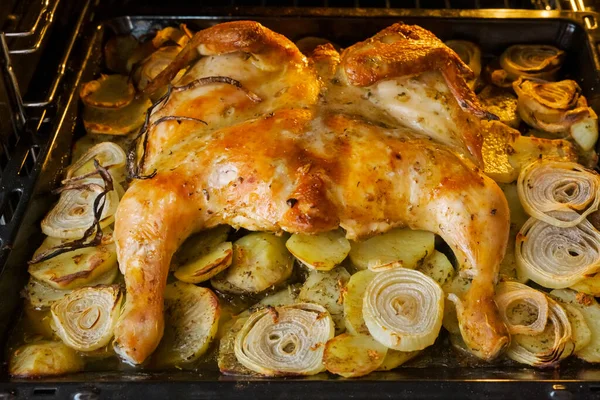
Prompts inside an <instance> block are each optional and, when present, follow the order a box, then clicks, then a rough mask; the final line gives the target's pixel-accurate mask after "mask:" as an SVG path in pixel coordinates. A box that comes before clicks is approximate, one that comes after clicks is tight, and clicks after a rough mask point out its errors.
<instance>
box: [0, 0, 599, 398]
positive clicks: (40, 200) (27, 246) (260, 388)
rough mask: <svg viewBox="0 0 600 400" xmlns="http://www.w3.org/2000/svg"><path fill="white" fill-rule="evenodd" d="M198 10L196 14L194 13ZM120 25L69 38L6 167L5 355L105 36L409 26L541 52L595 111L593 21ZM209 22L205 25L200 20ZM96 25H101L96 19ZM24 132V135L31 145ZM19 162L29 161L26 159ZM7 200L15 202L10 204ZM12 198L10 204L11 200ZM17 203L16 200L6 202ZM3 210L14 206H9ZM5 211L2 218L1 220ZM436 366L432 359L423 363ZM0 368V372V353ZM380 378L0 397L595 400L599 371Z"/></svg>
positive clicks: (165, 383)
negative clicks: (44, 110)
mask: <svg viewBox="0 0 600 400" xmlns="http://www.w3.org/2000/svg"><path fill="white" fill-rule="evenodd" d="M196 13H197V12H196ZM178 14H179V15H186V16H162V15H158V16H156V15H155V16H142V15H138V16H125V17H117V18H111V19H103V20H102V22H100V23H96V22H93V20H92V22H89V23H88V24H87V28H86V29H84V30H83V31H82V32H81V33H80V37H79V40H78V44H77V46H76V50H75V51H74V52H73V56H72V57H71V60H70V62H69V73H68V74H67V77H66V79H65V81H64V82H65V83H64V84H65V90H64V93H63V95H62V96H61V98H60V101H59V102H58V103H57V105H56V110H55V112H56V115H57V116H58V118H56V119H55V121H56V122H55V123H54V124H53V125H52V126H51V127H50V128H49V129H47V131H46V132H45V133H44V132H41V133H39V134H37V133H36V134H32V135H33V136H35V137H32V138H30V140H24V141H23V143H24V144H23V145H30V144H31V142H35V143H36V145H37V146H38V151H37V153H38V154H37V155H36V159H35V160H33V162H32V161H31V160H30V158H29V159H28V158H27V157H28V156H27V154H29V153H28V152H25V154H24V156H23V158H22V159H17V160H11V163H13V164H14V165H13V167H12V168H9V169H8V171H5V172H4V176H2V181H1V182H2V185H1V187H0V240H2V251H1V252H0V346H2V348H4V347H5V346H4V343H5V342H6V339H7V336H8V334H9V332H10V329H11V327H12V326H13V325H14V322H15V321H16V319H17V318H18V316H19V313H20V310H21V300H20V298H19V291H20V290H21V288H22V287H23V286H24V284H25V282H26V280H27V268H26V261H27V260H28V259H29V258H30V257H31V255H32V253H33V251H34V250H35V249H36V248H37V246H38V245H39V244H40V243H41V240H42V235H41V232H40V230H39V221H40V220H41V218H42V217H43V215H44V214H45V213H46V212H47V210H48V209H49V207H50V206H51V204H52V202H53V201H54V200H55V199H54V198H53V197H52V196H50V195H49V191H50V190H51V189H52V188H54V187H55V186H56V184H57V183H58V181H59V178H60V175H61V172H62V170H63V168H64V167H65V166H66V165H67V164H68V163H69V161H70V152H71V145H72V142H73V140H74V138H76V137H78V136H81V135H82V134H83V126H82V124H81V122H80V121H78V119H77V115H78V110H79V108H80V104H79V101H78V96H77V88H78V86H79V84H80V83H81V82H85V81H88V80H90V79H92V78H94V77H95V76H97V74H98V73H100V72H101V71H102V68H103V66H102V45H103V43H105V41H106V40H107V38H109V37H110V36H112V35H114V34H124V33H133V34H134V35H136V36H141V35H143V34H145V33H148V32H150V31H152V30H154V29H158V28H161V27H164V26H167V25H176V24H179V23H186V24H188V25H189V26H190V27H191V28H192V29H201V28H205V27H207V26H210V25H213V24H216V23H219V22H223V21H228V20H232V19H253V20H256V21H259V22H261V23H262V24H264V25H265V26H267V27H269V28H271V29H273V30H275V31H277V32H280V33H282V34H284V35H286V36H288V37H289V38H290V39H292V40H297V39H299V38H302V37H304V36H321V37H325V38H328V39H330V40H332V41H334V42H336V43H338V44H339V45H341V46H346V45H348V44H351V43H354V42H356V41H358V40H363V39H365V38H367V37H369V36H371V35H372V34H374V33H376V32H377V31H379V30H380V29H382V28H384V27H386V26H389V25H391V24H392V23H394V22H397V21H400V20H402V21H404V22H406V23H412V24H418V25H421V26H423V27H424V28H427V29H429V30H431V31H433V32H434V33H435V34H436V35H438V36H439V37H440V38H442V39H443V40H447V39H450V38H453V39H470V40H473V41H475V42H478V43H479V44H480V45H481V46H482V48H483V49H484V53H485V54H487V55H492V54H499V53H500V52H501V51H502V50H503V49H504V48H506V47H507V46H509V45H511V44H515V43H547V44H553V45H556V46H558V47H560V48H562V49H564V50H566V51H567V61H566V64H565V66H564V72H565V74H564V76H566V77H570V78H572V79H575V80H577V81H579V83H580V84H581V86H582V88H583V91H584V94H585V95H586V96H587V97H588V99H589V101H590V103H591V105H592V106H593V107H595V108H596V110H597V111H600V58H599V57H598V43H599V42H600V34H599V33H598V32H597V30H598V28H597V24H598V22H597V21H600V20H598V17H599V16H598V14H595V13H591V12H586V13H573V12H558V11H514V10H513V11H511V10H496V11H493V12H491V11H489V10H469V11H460V10H443V11H439V10H392V9H384V10H376V9H308V8H302V9H298V8H296V9H292V8H288V9H286V8H280V9H228V10H224V9H214V10H210V9H206V10H202V16H193V15H194V12H193V10H191V9H181V10H178ZM206 15H211V16H206ZM102 18H103V17H102ZM32 135H30V136H32ZM28 160H29V161H28ZM14 193H18V195H14ZM11 196H13V197H12V198H13V200H11ZM15 197H18V199H17V200H16V201H14V198H15ZM11 201H13V202H14V204H10V202H11ZM7 204H10V205H11V213H10V214H11V215H10V218H7V217H6V215H7V214H6V207H7ZM434 358H435V357H432V360H433V359H434ZM1 360H2V361H3V363H4V367H5V363H6V354H3V355H2V358H1ZM427 364H428V362H427V361H421V362H420V363H417V364H416V365H415V366H412V367H405V368H399V369H397V370H394V371H390V372H378V373H372V374H371V375H369V376H366V377H364V378H360V379H353V380H346V379H341V378H337V377H334V376H331V375H328V374H320V375H317V376H315V377H310V378H305V379H297V378H296V379H289V378H288V379H257V378H254V379H250V378H244V377H228V376H223V375H221V374H219V373H218V371H216V370H214V369H213V370H197V371H174V372H151V371H139V370H137V371H136V370H127V371H121V372H114V371H113V372H110V371H107V372H85V373H80V374H73V375H68V376H64V377H59V378H52V379H42V380H14V379H11V378H9V377H8V375H7V373H6V368H0V370H1V371H0V400H1V399H9V398H13V397H19V398H36V397H45V398H69V399H72V398H76V399H84V398H85V399H92V398H129V397H131V398H147V399H151V398H160V399H164V398H200V399H205V398H206V399H217V398H249V397H252V398H254V397H256V398H262V397H266V398H286V399H293V398H306V397H311V398H314V399H331V398H338V397H353V398H383V397H406V398H411V399H415V398H473V399H475V398H476V399H480V398H488V399H496V398H502V399H503V398H507V397H509V396H510V397H513V398H529V399H537V398H550V399H571V398H584V397H589V398H593V397H597V398H600V366H594V365H589V364H583V363H579V362H577V361H568V362H566V363H563V364H562V365H561V366H560V367H559V368H557V369H546V370H538V369H533V368H526V367H522V366H515V365H514V364H513V365H489V366H488V365H481V364H479V365H478V366H477V367H473V366H461V365H460V364H457V363H452V362H449V363H444V362H443V361H440V360H433V361H432V362H431V363H430V365H427Z"/></svg>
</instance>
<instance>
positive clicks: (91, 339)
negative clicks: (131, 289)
mask: <svg viewBox="0 0 600 400" xmlns="http://www.w3.org/2000/svg"><path fill="white" fill-rule="evenodd" d="M122 300H123V295H122V293H121V291H120V289H119V286H118V285H111V286H95V287H85V288H81V289H77V290H74V291H72V292H71V293H70V294H68V295H67V296H66V297H64V298H63V299H62V300H59V301H57V302H56V303H54V304H53V305H52V308H51V311H52V320H53V321H54V329H55V332H56V334H57V335H58V337H60V338H61V339H62V341H63V342H64V343H65V344H66V345H67V346H69V347H71V348H73V349H75V350H78V351H94V350H97V349H99V348H101V347H104V346H106V345H107V344H108V343H109V342H110V339H111V338H112V336H113V331H114V328H115V325H116V323H117V320H118V319H119V315H120V314H121V301H122Z"/></svg>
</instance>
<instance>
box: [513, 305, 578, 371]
mask: <svg viewBox="0 0 600 400" xmlns="http://www.w3.org/2000/svg"><path fill="white" fill-rule="evenodd" d="M547 301H548V311H549V312H548V324H547V326H546V330H545V331H544V332H543V333H541V334H537V335H513V336H512V340H511V344H510V346H509V347H508V349H507V350H506V355H507V356H508V357H509V358H511V359H513V360H515V361H517V362H520V363H523V364H527V365H532V366H535V367H548V366H552V365H554V364H556V363H557V362H559V361H560V360H562V359H564V358H566V357H568V356H570V355H571V354H572V353H573V350H574V348H575V346H574V344H573V342H572V341H571V335H572V330H571V323H570V322H569V318H568V316H567V313H566V312H565V310H564V309H563V308H562V307H561V306H560V305H559V304H558V303H557V302H556V301H554V300H552V299H550V298H547ZM549 342H551V343H552V345H551V346H550V347H549V346H548V343H549Z"/></svg>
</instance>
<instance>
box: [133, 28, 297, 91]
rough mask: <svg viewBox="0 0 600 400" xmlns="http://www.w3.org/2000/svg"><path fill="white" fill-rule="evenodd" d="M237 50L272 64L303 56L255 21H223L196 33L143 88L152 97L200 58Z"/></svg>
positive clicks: (283, 38)
mask: <svg viewBox="0 0 600 400" xmlns="http://www.w3.org/2000/svg"><path fill="white" fill-rule="evenodd" d="M236 51H241V52H244V53H250V54H256V55H260V56H263V57H267V58H269V59H270V61H271V62H273V63H277V62H285V63H287V62H290V60H292V61H295V62H300V61H301V60H302V59H303V56H302V53H300V51H299V50H298V49H297V48H296V46H295V45H294V43H292V42H291V41H290V40H289V39H287V38H286V37H285V36H283V35H280V34H278V33H275V32H273V31H272V30H270V29H267V28H265V27H264V26H262V25H261V24H259V23H258V22H254V21H233V22H225V23H222V24H218V25H215V26H211V27H210V28H207V29H204V30H201V31H199V32H197V33H196V34H195V35H194V36H193V37H192V38H191V39H190V41H189V42H188V44H187V45H186V46H185V48H184V49H183V50H181V52H180V53H179V54H178V55H177V57H176V58H175V60H173V62H172V63H171V64H169V66H167V68H165V69H164V70H163V71H162V72H161V73H160V74H158V76H157V77H156V78H154V80H153V81H152V82H150V83H149V84H148V86H146V88H145V89H144V93H146V94H151V93H153V92H155V91H156V90H157V89H159V88H161V87H164V86H165V85H167V84H168V83H169V82H171V80H172V79H173V78H174V77H175V75H177V73H178V72H179V71H180V70H181V69H182V68H185V67H186V66H188V65H189V64H190V63H191V62H192V61H194V60H195V59H197V58H198V57H199V56H208V55H216V54H227V53H233V52H236Z"/></svg>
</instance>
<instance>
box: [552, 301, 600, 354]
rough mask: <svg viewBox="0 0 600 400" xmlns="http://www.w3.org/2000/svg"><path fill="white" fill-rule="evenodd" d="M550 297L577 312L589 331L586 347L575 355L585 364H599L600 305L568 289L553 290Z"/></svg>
mask: <svg viewBox="0 0 600 400" xmlns="http://www.w3.org/2000/svg"><path fill="white" fill-rule="evenodd" d="M550 296H552V298H554V299H556V300H557V301H559V302H560V303H561V304H568V305H571V306H573V307H575V308H576V309H577V310H579V311H580V312H581V314H582V315H583V318H584V320H585V322H586V324H587V326H588V328H589V329H590V332H591V335H590V336H591V337H590V341H589V343H588V345H587V346H585V347H583V348H582V349H580V350H579V351H576V352H575V355H576V356H577V357H579V358H581V359H583V360H585V361H587V362H600V305H599V304H598V303H597V302H596V299H594V298H593V297H592V296H590V295H587V294H584V293H578V292H575V291H573V290H569V289H555V290H553V291H551V292H550ZM571 327H573V325H571Z"/></svg>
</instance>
